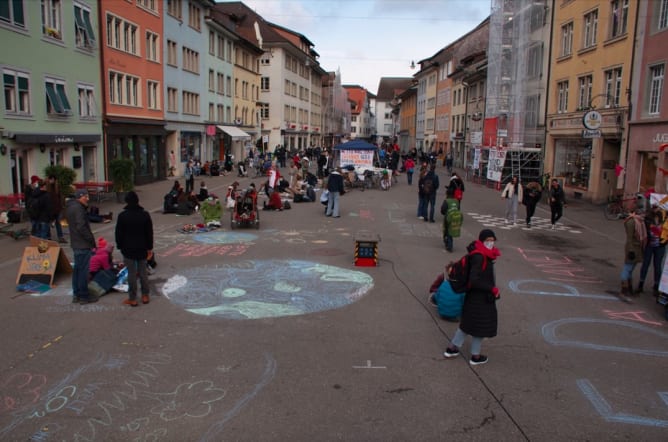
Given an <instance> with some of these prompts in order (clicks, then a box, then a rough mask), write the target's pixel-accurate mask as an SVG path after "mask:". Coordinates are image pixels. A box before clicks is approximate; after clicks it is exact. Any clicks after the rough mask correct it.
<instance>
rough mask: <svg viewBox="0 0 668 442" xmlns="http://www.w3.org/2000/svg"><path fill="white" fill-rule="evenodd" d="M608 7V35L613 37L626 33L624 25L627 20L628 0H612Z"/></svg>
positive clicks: (626, 23)
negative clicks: (609, 14)
mask: <svg viewBox="0 0 668 442" xmlns="http://www.w3.org/2000/svg"><path fill="white" fill-rule="evenodd" d="M610 9H611V10H612V14H611V17H610V19H611V20H612V23H610V37H611V38H615V37H619V36H620V35H624V34H626V26H627V25H628V21H629V0H612V2H610Z"/></svg>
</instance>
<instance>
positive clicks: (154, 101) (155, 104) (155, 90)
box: [146, 80, 160, 110]
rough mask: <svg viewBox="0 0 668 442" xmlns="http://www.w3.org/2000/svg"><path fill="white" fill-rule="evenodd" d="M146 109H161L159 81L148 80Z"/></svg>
mask: <svg viewBox="0 0 668 442" xmlns="http://www.w3.org/2000/svg"><path fill="white" fill-rule="evenodd" d="M146 107H147V108H149V109H153V110H159V109H160V83H158V82H157V81H153V80H146Z"/></svg>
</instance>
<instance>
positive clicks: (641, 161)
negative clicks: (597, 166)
mask: <svg viewBox="0 0 668 442" xmlns="http://www.w3.org/2000/svg"><path fill="white" fill-rule="evenodd" d="M629 146H630V147H629V161H628V163H627V165H626V169H625V173H626V183H625V191H626V193H636V192H646V191H648V190H650V189H654V190H655V191H656V192H657V193H668V179H667V177H666V175H665V173H668V158H666V150H667V149H668V123H665V122H657V123H642V124H633V125H631V130H630V132H629Z"/></svg>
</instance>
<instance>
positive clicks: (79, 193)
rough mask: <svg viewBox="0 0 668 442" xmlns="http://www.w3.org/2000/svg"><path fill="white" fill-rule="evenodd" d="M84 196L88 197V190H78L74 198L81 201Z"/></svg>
mask: <svg viewBox="0 0 668 442" xmlns="http://www.w3.org/2000/svg"><path fill="white" fill-rule="evenodd" d="M84 195H88V191H87V190H86V189H77V190H76V192H74V198H76V199H79V198H81V197H82V196H84Z"/></svg>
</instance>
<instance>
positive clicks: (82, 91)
mask: <svg viewBox="0 0 668 442" xmlns="http://www.w3.org/2000/svg"><path fill="white" fill-rule="evenodd" d="M77 91H78V96H79V117H81V118H88V119H90V118H95V114H96V112H95V88H94V87H93V86H91V85H88V84H79V85H77Z"/></svg>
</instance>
